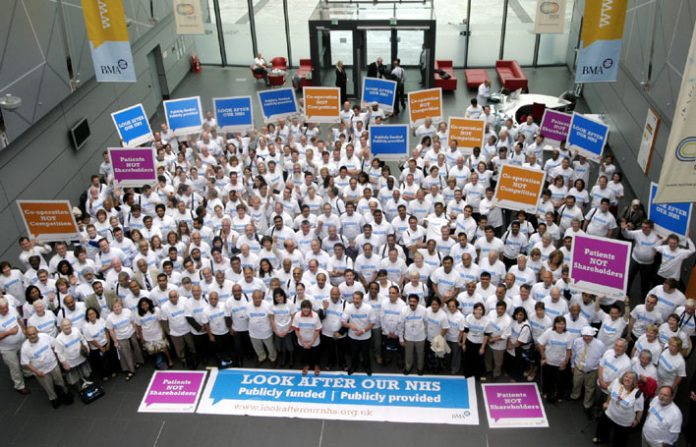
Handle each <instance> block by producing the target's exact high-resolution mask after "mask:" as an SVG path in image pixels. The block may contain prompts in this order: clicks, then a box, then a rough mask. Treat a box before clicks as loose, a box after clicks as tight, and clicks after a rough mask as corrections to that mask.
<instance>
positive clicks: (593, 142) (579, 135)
mask: <svg viewBox="0 0 696 447" xmlns="http://www.w3.org/2000/svg"><path fill="white" fill-rule="evenodd" d="M608 136H609V126H607V125H606V124H604V123H600V122H597V121H594V120H591V119H589V118H587V117H585V116H583V115H581V114H579V113H575V112H573V117H572V118H571V120H570V128H569V129H568V140H567V143H568V146H569V147H570V149H574V150H576V151H578V153H579V154H580V155H583V156H585V157H587V159H588V160H593V161H599V158H600V157H601V156H602V152H603V151H604V146H605V145H606V144H607V137H608Z"/></svg>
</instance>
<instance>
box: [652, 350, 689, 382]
mask: <svg viewBox="0 0 696 447" xmlns="http://www.w3.org/2000/svg"><path fill="white" fill-rule="evenodd" d="M677 377H686V362H685V361H684V357H682V355H681V354H680V353H677V354H676V355H673V354H671V353H670V352H669V349H665V350H664V351H662V354H660V357H659V360H658V362H657V383H658V385H659V386H663V385H669V386H674V380H675V379H676V378H677Z"/></svg>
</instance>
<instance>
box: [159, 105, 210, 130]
mask: <svg viewBox="0 0 696 447" xmlns="http://www.w3.org/2000/svg"><path fill="white" fill-rule="evenodd" d="M162 106H164V116H165V118H166V120H167V126H169V129H170V130H172V131H173V132H174V135H176V136H180V135H190V134H194V133H199V132H200V131H201V128H202V127H203V110H202V108H201V98H200V97H199V96H193V97H190V98H181V99H170V100H167V101H162Z"/></svg>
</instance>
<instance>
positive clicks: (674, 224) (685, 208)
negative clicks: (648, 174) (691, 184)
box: [648, 183, 692, 238]
mask: <svg viewBox="0 0 696 447" xmlns="http://www.w3.org/2000/svg"><path fill="white" fill-rule="evenodd" d="M656 195H657V183H651V184H650V202H649V204H648V219H650V220H652V221H653V223H654V224H655V231H657V232H658V233H659V234H661V235H662V236H663V237H667V236H669V235H670V234H672V233H674V234H676V235H677V236H679V237H682V238H683V237H686V234H687V233H688V232H689V222H690V221H691V205H692V204H691V203H655V196H656Z"/></svg>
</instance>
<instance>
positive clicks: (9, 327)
mask: <svg viewBox="0 0 696 447" xmlns="http://www.w3.org/2000/svg"><path fill="white" fill-rule="evenodd" d="M10 301H12V302H10ZM23 342H24V324H23V323H22V319H21V318H20V316H19V313H18V312H17V303H16V301H15V300H14V299H13V298H10V299H8V298H7V297H6V296H5V297H0V357H2V362H3V363H4V364H5V366H7V369H9V370H10V377H11V378H12V382H13V383H14V389H15V391H17V392H18V393H19V394H23V395H26V394H29V392H30V391H29V388H27V387H26V386H25V385H24V375H23V374H22V368H21V366H20V361H19V356H20V349H21V347H22V343H23Z"/></svg>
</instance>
